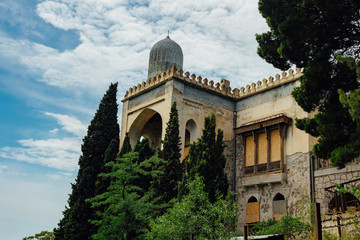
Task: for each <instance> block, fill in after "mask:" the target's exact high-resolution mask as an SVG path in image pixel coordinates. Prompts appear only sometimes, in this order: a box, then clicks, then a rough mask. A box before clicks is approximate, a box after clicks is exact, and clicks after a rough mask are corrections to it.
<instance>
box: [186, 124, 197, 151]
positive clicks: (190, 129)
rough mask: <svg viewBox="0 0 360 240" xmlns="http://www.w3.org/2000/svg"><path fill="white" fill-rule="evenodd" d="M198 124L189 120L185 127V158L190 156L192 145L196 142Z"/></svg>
mask: <svg viewBox="0 0 360 240" xmlns="http://www.w3.org/2000/svg"><path fill="white" fill-rule="evenodd" d="M195 133H196V123H195V121H194V120H193V119H189V120H188V121H187V122H186V125H185V141H184V144H185V145H184V157H186V156H187V155H188V154H189V148H190V143H191V142H193V141H195V136H196V135H195Z"/></svg>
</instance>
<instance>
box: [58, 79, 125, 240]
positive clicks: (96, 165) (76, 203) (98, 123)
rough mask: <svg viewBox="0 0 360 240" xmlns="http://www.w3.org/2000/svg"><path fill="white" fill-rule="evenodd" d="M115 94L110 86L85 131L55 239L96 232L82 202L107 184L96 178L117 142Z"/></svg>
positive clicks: (92, 214) (72, 238)
mask: <svg viewBox="0 0 360 240" xmlns="http://www.w3.org/2000/svg"><path fill="white" fill-rule="evenodd" d="M116 93H117V83H116V84H111V85H110V87H109V89H108V91H107V92H106V93H105V95H104V97H103V99H102V100H101V102H100V105H99V108H98V110H97V112H96V114H95V116H94V118H93V119H92V121H91V123H90V125H89V127H88V132H87V135H86V136H85V137H84V140H83V144H82V146H81V150H82V155H81V156H80V158H79V166H80V168H79V172H78V176H77V178H76V182H75V184H72V193H71V194H70V195H69V199H68V204H69V207H66V209H65V211H64V212H63V215H64V217H63V219H61V220H60V222H59V224H58V228H57V229H54V234H55V238H56V239H59V240H60V239H63V240H78V239H89V238H90V236H91V235H92V234H94V233H95V232H96V228H95V227H94V226H93V225H91V224H90V222H89V220H90V219H94V218H95V210H94V209H92V208H91V207H90V204H89V203H88V202H85V199H87V198H92V197H94V196H95V195H96V194H99V193H100V192H101V190H100V189H106V188H101V186H100V185H101V184H106V181H104V182H101V181H100V182H99V181H98V180H99V179H98V174H99V173H100V172H101V171H104V165H105V161H104V159H105V152H106V150H107V149H108V147H109V145H110V142H111V141H112V140H113V139H114V141H115V143H113V144H116V142H118V141H119V140H118V138H119V125H118V122H117V110H118V105H117V103H116ZM112 149H113V148H112ZM109 151H110V150H109ZM109 156H110V155H109ZM96 183H98V184H96Z"/></svg>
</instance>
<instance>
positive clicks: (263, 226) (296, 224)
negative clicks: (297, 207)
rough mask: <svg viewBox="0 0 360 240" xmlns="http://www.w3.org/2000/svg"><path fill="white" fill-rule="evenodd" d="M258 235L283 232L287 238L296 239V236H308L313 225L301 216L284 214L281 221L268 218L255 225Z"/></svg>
mask: <svg viewBox="0 0 360 240" xmlns="http://www.w3.org/2000/svg"><path fill="white" fill-rule="evenodd" d="M254 230H256V233H255V234H256V235H267V234H282V235H284V237H285V239H296V237H300V236H302V238H305V236H308V235H309V234H310V232H311V226H310V224H308V223H304V222H302V221H301V218H299V217H292V216H290V215H287V216H283V217H282V218H281V219H280V221H275V220H272V219H270V220H268V221H265V222H259V223H256V224H255V225H254Z"/></svg>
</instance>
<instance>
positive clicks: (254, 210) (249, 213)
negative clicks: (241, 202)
mask: <svg viewBox="0 0 360 240" xmlns="http://www.w3.org/2000/svg"><path fill="white" fill-rule="evenodd" d="M259 221H260V203H259V202H258V200H257V198H256V197H254V196H251V197H250V198H249V199H248V201H247V203H246V223H256V222H259Z"/></svg>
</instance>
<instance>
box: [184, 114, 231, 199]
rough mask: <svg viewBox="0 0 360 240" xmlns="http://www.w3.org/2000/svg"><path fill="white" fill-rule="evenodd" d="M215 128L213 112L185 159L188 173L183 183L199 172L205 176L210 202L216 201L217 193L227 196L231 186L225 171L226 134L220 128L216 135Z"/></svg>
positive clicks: (206, 119) (207, 118)
mask: <svg viewBox="0 0 360 240" xmlns="http://www.w3.org/2000/svg"><path fill="white" fill-rule="evenodd" d="M215 128H216V118H215V114H211V115H210V116H208V117H206V118H205V123H204V129H203V131H202V133H203V134H202V136H201V138H200V139H198V140H197V141H196V142H194V143H192V144H191V145H190V150H189V155H188V158H187V159H185V172H186V174H185V175H184V176H183V183H182V184H183V185H184V184H185V183H186V182H188V181H191V180H192V179H193V178H194V177H195V176H196V175H197V174H199V176H201V177H203V178H204V183H205V190H206V192H208V194H209V198H210V202H215V200H216V198H217V195H219V196H222V197H225V196H226V194H227V191H228V187H229V184H228V181H227V177H226V174H225V172H224V168H225V164H226V158H225V156H224V148H225V144H224V142H223V136H224V134H223V131H222V130H221V129H218V132H217V136H216V131H215ZM181 191H183V190H181ZM181 194H184V193H181Z"/></svg>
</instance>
